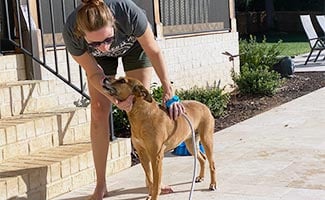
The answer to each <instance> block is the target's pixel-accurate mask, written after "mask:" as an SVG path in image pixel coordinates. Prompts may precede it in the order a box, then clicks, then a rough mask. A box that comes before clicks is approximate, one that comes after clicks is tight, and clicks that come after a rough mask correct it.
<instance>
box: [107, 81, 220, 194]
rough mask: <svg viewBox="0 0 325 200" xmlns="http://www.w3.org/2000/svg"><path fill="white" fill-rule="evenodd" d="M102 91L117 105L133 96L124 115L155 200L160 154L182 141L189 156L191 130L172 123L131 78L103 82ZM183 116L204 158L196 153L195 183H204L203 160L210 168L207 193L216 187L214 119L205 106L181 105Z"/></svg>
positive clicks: (180, 119)
mask: <svg viewBox="0 0 325 200" xmlns="http://www.w3.org/2000/svg"><path fill="white" fill-rule="evenodd" d="M103 88H104V90H105V91H106V92H107V93H108V94H109V95H111V96H114V97H115V98H117V99H118V100H120V101H123V100H125V99H126V98H127V97H128V96H130V95H134V96H135V97H134V99H133V106H132V110H131V111H130V112H128V113H127V115H128V119H129V122H130V125H131V139H132V143H133V145H134V148H135V149H136V151H137V153H138V155H139V158H140V162H141V164H142V167H143V169H144V171H145V174H146V182H147V186H148V189H149V195H151V199H152V200H157V199H158V196H159V194H160V191H161V180H162V160H163V157H164V153H165V152H167V151H170V150H172V149H174V148H175V147H177V145H179V144H180V143H181V142H183V141H185V144H186V147H187V149H188V150H189V152H190V153H191V154H193V152H194V150H193V148H194V147H193V145H192V144H193V143H192V134H191V128H190V126H189V124H188V122H187V121H186V119H185V117H184V116H180V117H178V119H177V120H176V121H174V120H172V119H171V118H170V117H169V116H168V114H167V111H166V109H165V108H163V107H161V106H159V105H158V104H157V103H156V102H155V101H154V99H153V98H152V97H151V95H150V94H149V92H148V90H147V89H146V88H145V87H144V86H143V85H142V84H141V82H140V81H138V80H136V79H131V78H119V79H117V80H115V79H105V80H104V81H103ZM182 104H183V105H184V107H185V110H186V115H187V117H188V118H189V120H190V121H191V122H192V126H193V129H194V130H195V131H196V132H197V133H198V134H196V137H195V139H196V142H197V143H198V141H201V143H202V145H203V147H204V149H205V152H206V156H205V155H204V154H203V153H201V152H198V154H197V156H198V160H199V163H200V173H199V176H198V177H197V178H196V182H201V181H203V179H204V165H205V160H206V158H207V159H208V161H209V164H210V175H211V183H210V187H209V189H210V190H215V189H216V186H217V181H216V175H215V165H214V159H213V131H214V118H213V116H212V115H211V112H210V110H209V108H208V107H207V106H205V105H204V104H202V103H200V102H197V101H182Z"/></svg>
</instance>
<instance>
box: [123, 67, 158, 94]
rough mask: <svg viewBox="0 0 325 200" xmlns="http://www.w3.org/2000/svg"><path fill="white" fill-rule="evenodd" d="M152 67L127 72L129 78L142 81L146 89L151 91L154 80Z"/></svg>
mask: <svg viewBox="0 0 325 200" xmlns="http://www.w3.org/2000/svg"><path fill="white" fill-rule="evenodd" d="M152 69H153V68H152V67H145V68H140V69H135V70H131V71H127V72H125V74H126V76H127V77H131V78H135V79H138V80H139V81H141V83H142V84H143V85H144V87H145V88H147V89H148V90H149V89H150V83H151V79H152Z"/></svg>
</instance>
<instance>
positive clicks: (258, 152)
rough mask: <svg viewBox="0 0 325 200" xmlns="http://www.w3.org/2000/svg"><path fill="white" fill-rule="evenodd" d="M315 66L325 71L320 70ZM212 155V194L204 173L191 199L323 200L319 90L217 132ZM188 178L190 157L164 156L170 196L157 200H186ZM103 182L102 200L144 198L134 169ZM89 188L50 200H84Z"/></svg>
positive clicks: (324, 93) (324, 136)
mask: <svg viewBox="0 0 325 200" xmlns="http://www.w3.org/2000/svg"><path fill="white" fill-rule="evenodd" d="M301 61H304V58H302V60H301ZM296 66H299V65H298V62H296ZM308 66H309V65H308ZM315 67H317V69H318V70H319V69H323V70H322V71H325V67H324V66H323V67H320V68H319V66H315ZM306 68H307V67H306V66H300V68H299V67H297V68H296V69H299V71H301V70H302V69H306ZM311 69H315V68H311V67H310V68H309V70H311ZM309 70H308V71H309ZM297 71H298V70H297ZM311 71H314V70H311ZM214 154H215V159H216V167H217V172H218V175H217V176H218V181H219V185H218V186H219V187H218V190H217V191H212V192H211V191H208V190H207V189H208V186H209V181H210V178H209V176H208V174H207V177H206V181H205V182H203V183H199V184H196V186H195V193H194V195H193V199H194V200H210V199H217V200H280V199H281V200H325V88H322V89H320V90H317V91H315V92H313V93H310V94H308V95H305V96H303V97H300V98H298V99H296V100H293V101H291V102H289V103H286V104H283V105H281V106H279V107H276V108H274V109H272V110H270V111H268V112H265V113H262V114H260V115H257V116H255V117H253V118H251V119H248V120H246V121H243V122H241V123H238V124H236V125H234V126H232V127H229V128H227V129H224V130H222V131H219V132H217V133H216V134H215V137H214ZM192 174H193V158H192V157H189V156H186V157H176V156H173V155H171V154H167V155H166V158H165V160H164V177H163V179H164V183H166V184H170V185H171V186H172V187H173V188H174V190H175V193H173V194H169V195H162V196H161V198H160V199H161V200H186V199H188V197H189V191H190V188H191V180H192ZM107 180H108V187H109V190H110V193H109V195H110V197H108V198H106V199H107V200H108V199H109V200H117V199H119V200H121V199H123V200H140V199H145V197H146V189H145V183H144V174H143V171H142V168H141V166H140V165H137V166H134V167H132V168H129V169H127V170H125V171H122V172H120V173H118V174H115V175H113V176H110V177H108V178H107ZM94 187H95V185H94V184H92V185H89V186H87V187H83V188H80V189H79V190H78V191H73V192H71V193H69V194H66V195H63V196H61V197H59V198H56V199H55V200H85V199H88V198H89V195H90V194H91V193H92V191H93V189H94Z"/></svg>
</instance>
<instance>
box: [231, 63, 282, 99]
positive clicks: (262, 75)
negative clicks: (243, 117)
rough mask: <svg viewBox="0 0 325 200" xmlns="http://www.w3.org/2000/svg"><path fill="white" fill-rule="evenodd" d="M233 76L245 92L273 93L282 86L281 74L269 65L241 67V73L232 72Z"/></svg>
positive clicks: (240, 88) (257, 93)
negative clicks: (270, 68)
mask: <svg viewBox="0 0 325 200" xmlns="http://www.w3.org/2000/svg"><path fill="white" fill-rule="evenodd" d="M232 78H233V80H234V82H235V83H236V85H237V86H238V89H239V91H240V92H241V93H243V94H252V95H273V94H274V93H275V92H276V89H277V88H278V87H279V86H280V84H281V81H280V74H279V73H277V72H275V71H273V70H269V68H268V66H259V67H254V69H253V68H251V67H249V65H248V64H246V65H244V66H242V67H241V72H240V75H238V74H235V73H234V72H233V73H232Z"/></svg>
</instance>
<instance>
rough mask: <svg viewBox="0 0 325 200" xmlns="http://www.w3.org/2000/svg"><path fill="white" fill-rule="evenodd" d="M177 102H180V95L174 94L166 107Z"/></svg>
mask: <svg viewBox="0 0 325 200" xmlns="http://www.w3.org/2000/svg"><path fill="white" fill-rule="evenodd" d="M176 102H180V99H179V97H178V96H176V95H175V96H173V97H172V98H171V99H169V100H168V101H166V108H170V106H171V105H173V104H174V103H176Z"/></svg>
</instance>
